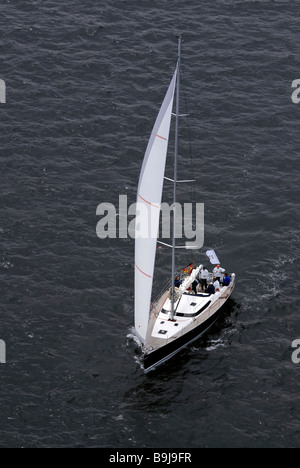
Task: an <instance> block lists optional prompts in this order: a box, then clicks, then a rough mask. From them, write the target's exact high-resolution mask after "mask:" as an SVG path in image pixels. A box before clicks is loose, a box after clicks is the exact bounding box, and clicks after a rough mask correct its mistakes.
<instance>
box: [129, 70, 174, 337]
mask: <svg viewBox="0 0 300 468" xmlns="http://www.w3.org/2000/svg"><path fill="white" fill-rule="evenodd" d="M176 78H177V69H176V71H175V73H174V75H173V78H172V80H171V83H170V86H169V88H168V91H167V94H166V96H165V99H164V101H163V104H162V106H161V109H160V111H159V114H158V116H157V119H156V122H155V125H154V127H153V130H152V133H151V136H150V139H149V142H148V146H147V149H146V153H145V156H144V161H143V165H142V170H141V174H140V180H139V186H138V195H137V208H136V210H137V217H136V228H135V266H136V268H135V329H136V332H137V334H138V336H139V337H140V339H141V340H142V341H143V342H145V339H146V335H147V328H148V322H149V313H150V304H151V295H152V284H153V273H154V266H155V256H156V246H157V237H158V230H159V217H160V207H161V201H162V191H163V183H164V175H165V166H166V156H167V151H168V142H169V134H170V125H171V118H172V110H173V102H174V94H175V86H176Z"/></svg>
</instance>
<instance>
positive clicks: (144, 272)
mask: <svg viewBox="0 0 300 468" xmlns="http://www.w3.org/2000/svg"><path fill="white" fill-rule="evenodd" d="M135 266H136V268H137V269H138V270H139V271H140V272H141V273H142V274H143V275H145V276H147V278H150V279H152V276H149V275H147V273H145V272H144V271H142V270H141V269H140V268H139V267H138V266H137V265H135Z"/></svg>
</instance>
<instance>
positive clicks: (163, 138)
mask: <svg viewBox="0 0 300 468" xmlns="http://www.w3.org/2000/svg"><path fill="white" fill-rule="evenodd" d="M156 136H157V137H158V138H161V139H162V140H165V141H168V139H167V138H165V137H163V136H161V135H158V134H157V135H156Z"/></svg>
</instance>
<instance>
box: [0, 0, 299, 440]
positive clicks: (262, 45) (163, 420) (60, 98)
mask: <svg viewBox="0 0 300 468" xmlns="http://www.w3.org/2000/svg"><path fill="white" fill-rule="evenodd" d="M298 6H299V5H298V3H297V2H286V1H272V2H269V1H256V2H254V1H244V2H234V1H229V0H227V1H225V0H224V1H223V0H219V1H215V2H211V1H202V2H198V1H195V0H189V1H187V2H179V1H177V0H176V1H173V2H172V5H170V2H167V1H166V0H160V1H159V2H158V1H156V0H154V1H152V2H147V1H136V0H134V1H131V2H125V1H119V2H116V1H113V0H108V1H106V2H101V1H96V0H93V1H91V0H88V1H86V2H80V1H79V0H66V1H64V2H57V1H53V0H52V1H48V2H41V1H29V2H21V1H4V2H2V6H1V7H0V10H1V15H0V18H1V20H0V22H1V32H0V34H1V41H0V42H1V46H0V47H1V60H0V64H1V66H0V78H1V79H3V80H5V82H6V87H7V102H6V104H0V116H1V137H0V142H1V153H0V167H1V192H0V236H1V237H0V239H1V243H0V285H1V299H0V304H1V307H0V339H3V340H5V342H6V346H7V363H6V364H3V365H1V367H0V372H1V380H0V400H1V407H0V408H1V409H0V415H1V425H0V445H1V446H2V447H55V446H59V447H82V446H85V447H126V448H133V447H136V448H137V447H139V448H144V447H162V448H163V447H177V448H178V447H186V448H194V447H297V446H299V423H298V414H299V409H300V399H299V392H300V384H299V375H300V374H299V372H300V367H299V366H300V365H298V366H297V365H296V364H293V362H292V360H291V355H292V351H293V350H292V348H291V343H292V341H293V340H294V339H297V338H300V324H299V306H298V303H299V299H300V294H299V274H298V266H297V260H298V259H299V252H300V245H299V242H300V236H299V198H300V197H299V196H300V190H299V169H300V154H299V148H300V133H299V121H300V104H299V105H297V104H294V103H293V102H292V100H291V95H292V91H293V89H292V88H291V84H292V81H293V80H295V79H300V69H299V61H300V57H299V51H298V32H299V27H300V19H299V16H298V15H297V8H298ZM178 33H182V34H183V38H184V44H183V62H184V64H183V65H184V81H185V89H186V100H187V102H188V107H189V113H190V136H191V137H190V140H191V144H192V148H193V162H192V164H193V172H194V174H195V176H196V178H197V199H198V201H201V202H203V203H204V204H205V245H204V247H203V250H202V251H201V252H198V253H197V254H196V255H195V261H199V263H200V262H204V261H205V254H204V252H205V251H206V250H207V249H208V248H214V249H215V250H216V251H217V253H218V255H219V257H220V259H221V261H222V264H224V265H225V266H226V268H228V269H230V271H235V273H236V274H237V287H236V290H235V292H234V294H233V296H232V300H231V302H230V303H228V306H227V307H226V308H225V310H224V314H223V316H222V318H221V320H220V321H219V322H218V323H217V325H216V326H215V327H214V328H213V329H212V330H211V332H210V333H209V335H208V336H207V337H206V338H205V339H202V340H200V341H198V342H196V343H195V344H194V345H193V346H192V347H190V348H188V349H187V350H186V351H185V352H183V353H182V354H180V355H179V356H178V357H177V358H176V359H174V360H172V361H170V362H169V363H167V364H166V365H164V366H162V367H161V368H160V369H159V370H158V371H157V372H155V373H151V374H149V375H148V376H145V375H144V374H143V372H142V370H141V367H140V363H139V358H138V356H139V354H138V350H137V348H136V345H135V343H134V341H133V340H132V339H131V335H132V326H133V311H132V310H133V297H134V296H133V275H134V269H133V265H134V244H133V240H132V239H107V240H100V239H99V238H98V237H97V235H96V224H97V222H98V220H99V218H98V217H97V216H96V208H97V206H98V205H99V204H100V203H103V202H109V203H113V204H115V205H118V200H119V195H127V196H128V202H129V203H133V202H134V201H135V198H136V188H137V182H138V177H139V172H140V169H141V164H142V159H143V155H144V151H145V148H146V145H147V141H148V138H149V135H150V132H151V129H152V125H153V123H154V120H155V118H156V115H157V112H158V109H159V107H160V105H161V102H162V99H163V96H164V93H165V91H166V89H167V86H168V84H169V81H170V78H171V76H172V74H173V72H174V67H175V62H176V53H177V43H176V38H175V35H176V34H178ZM183 143H184V144H185V145H186V146H184V148H188V147H189V142H188V141H187V140H185V137H184V136H183ZM180 158H181V159H180V168H181V169H182V170H183V172H184V171H185V169H186V166H187V165H186V164H185V163H186V161H187V160H188V159H189V158H187V157H186V153H185V149H184V150H182V152H181V155H180ZM171 159H172V158H171ZM184 175H185V176H186V175H188V174H186V173H185V174H184ZM185 190H186V192H185ZM182 196H183V197H188V189H183V193H182ZM188 255H190V253H189V254H188ZM167 258H168V252H167V251H165V250H164V249H163V250H162V251H160V254H159V256H158V262H157V275H158V276H157V277H158V280H156V281H157V282H158V283H160V282H161V281H163V282H165V281H166V280H167V278H168V268H167V267H166V264H167ZM187 259H189V257H187V254H186V253H180V255H179V257H178V265H182V264H185V262H186V261H187Z"/></svg>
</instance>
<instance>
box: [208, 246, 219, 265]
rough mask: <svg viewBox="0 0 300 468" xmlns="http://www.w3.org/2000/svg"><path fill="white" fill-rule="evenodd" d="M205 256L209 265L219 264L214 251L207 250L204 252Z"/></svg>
mask: <svg viewBox="0 0 300 468" xmlns="http://www.w3.org/2000/svg"><path fill="white" fill-rule="evenodd" d="M206 255H207V256H208V258H209V260H210V263H212V264H213V265H218V264H219V263H220V260H219V259H218V257H217V254H216V252H215V251H214V250H208V251H207V252H206Z"/></svg>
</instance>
